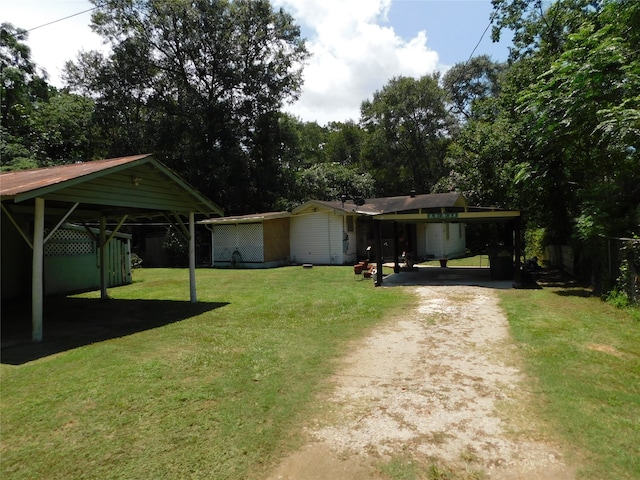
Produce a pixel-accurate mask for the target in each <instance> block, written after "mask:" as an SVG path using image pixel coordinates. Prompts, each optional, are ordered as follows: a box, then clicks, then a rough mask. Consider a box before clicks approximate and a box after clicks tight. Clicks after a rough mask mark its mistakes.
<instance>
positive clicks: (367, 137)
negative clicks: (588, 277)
mask: <svg viewBox="0 0 640 480" xmlns="http://www.w3.org/2000/svg"><path fill="white" fill-rule="evenodd" d="M492 2H493V7H494V10H493V15H492V20H493V31H492V35H493V37H494V39H496V40H497V39H499V38H500V36H501V35H504V34H509V35H513V47H512V48H511V52H510V57H509V60H508V61H507V62H504V63H499V62H494V61H492V60H491V59H490V58H489V57H486V56H479V57H475V58H472V59H470V60H469V61H467V62H463V63H460V64H458V65H455V66H454V67H453V68H451V69H450V70H448V71H447V72H446V73H445V74H444V75H441V74H439V73H435V74H430V75H425V76H423V77H421V78H408V77H395V78H391V79H389V81H388V83H387V84H386V85H385V86H383V87H382V88H381V89H380V90H379V91H377V92H375V93H374V95H373V97H372V98H370V99H363V101H362V103H361V109H360V118H359V119H357V120H352V121H346V122H332V123H329V124H328V125H318V124H317V123H315V122H304V121H302V120H301V119H299V118H296V117H294V116H291V115H289V114H286V113H283V107H284V106H285V105H286V104H287V103H289V102H294V101H295V100H296V99H297V98H298V96H299V94H300V88H301V85H302V74H303V70H304V65H305V61H306V60H307V59H308V56H309V52H308V51H307V48H306V45H305V41H304V39H303V38H302V37H301V33H300V28H299V26H297V25H296V24H295V22H294V20H293V18H292V17H291V15H289V14H288V13H287V12H286V11H284V10H283V9H277V10H276V9H274V8H273V7H272V6H271V5H270V3H269V2H268V1H267V0H188V1H187V0H171V1H167V0H110V1H108V2H103V1H98V0H94V5H95V6H96V9H95V11H94V14H93V16H92V28H93V29H94V30H95V31H96V32H97V33H99V34H100V35H101V36H102V37H103V38H104V40H105V41H106V42H107V43H108V44H109V45H110V47H111V51H110V52H109V53H108V54H102V53H99V52H81V53H79V54H78V56H77V58H76V59H75V60H73V61H69V62H68V63H67V64H66V66H65V69H64V72H65V73H64V83H65V87H64V88H60V89H59V88H54V87H53V86H51V85H49V84H48V83H47V77H46V74H45V73H44V72H41V71H38V69H37V67H36V66H35V65H34V63H33V62H32V60H31V58H30V52H29V48H28V37H27V33H26V32H25V31H24V30H21V29H20V28H17V27H14V26H12V25H8V24H4V25H2V29H1V38H0V61H1V62H2V65H1V66H2V85H1V89H2V91H1V93H2V112H1V113H2V125H1V128H2V132H1V133H2V135H1V139H0V148H1V155H2V169H3V170H11V169H20V168H31V167H39V166H48V165H57V164H62V163H69V162H75V161H78V160H83V161H85V160H89V159H96V158H108V157H115V156H122V155H130V154H135V153H143V152H153V153H154V154H155V155H156V156H157V158H158V159H159V160H161V161H162V162H163V163H165V164H167V165H168V166H169V167H171V168H173V169H174V170H175V171H176V172H178V173H179V174H180V175H182V176H183V177H184V178H185V179H186V180H187V181H189V182H190V183H191V184H192V185H194V186H195V187H196V188H198V189H199V190H200V191H202V192H203V193H204V194H205V195H207V196H208V197H209V198H211V199H212V200H214V201H215V202H217V203H218V204H219V205H221V206H222V207H224V208H225V211H226V213H227V214H245V213H253V212H258V211H269V210H281V209H288V208H291V207H293V206H295V205H297V204H299V203H301V202H303V201H305V200H308V199H310V198H316V199H325V200H330V199H337V198H339V197H340V196H341V195H346V196H348V197H372V196H390V195H402V194H407V193H409V192H410V191H411V190H415V191H416V192H418V193H427V192H442V191H451V190H456V191H461V192H462V193H464V194H465V195H466V197H467V198H468V199H469V200H470V202H471V203H472V204H479V205H494V206H498V207H508V208H520V209H522V210H524V211H525V212H526V218H527V222H528V227H529V230H530V231H533V230H535V229H542V231H543V232H544V233H543V235H544V242H545V243H557V244H567V243H572V242H574V243H579V244H580V245H581V246H582V247H583V248H584V256H585V257H587V256H588V255H596V254H597V248H599V247H597V245H598V242H599V240H598V239H602V238H605V237H607V236H611V237H631V236H633V235H638V234H639V233H640V227H639V223H640V208H639V205H640V162H639V154H638V147H639V143H640V142H639V139H640V54H639V52H640V28H638V26H639V25H640V2H637V1H636V0H556V1H553V2H548V1H543V0H492ZM589 249H593V251H590V250H589ZM594 268H595V267H594Z"/></svg>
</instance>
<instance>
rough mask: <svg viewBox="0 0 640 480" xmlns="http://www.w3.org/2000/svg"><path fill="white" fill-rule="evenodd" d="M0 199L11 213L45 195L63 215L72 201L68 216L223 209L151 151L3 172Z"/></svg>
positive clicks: (217, 211) (29, 206)
mask: <svg viewBox="0 0 640 480" xmlns="http://www.w3.org/2000/svg"><path fill="white" fill-rule="evenodd" d="M0 198H1V200H2V204H3V207H6V208H11V210H12V211H14V212H15V213H22V212H24V213H28V212H29V211H32V210H33V205H34V202H35V199H36V198H42V199H44V200H45V203H46V212H47V214H50V215H56V214H65V212H68V211H69V206H70V205H75V206H74V207H73V212H72V213H71V214H69V216H68V221H72V220H76V221H90V220H95V219H98V218H102V217H108V218H121V217H122V216H124V215H127V216H128V218H129V219H136V218H139V219H144V218H154V217H158V216H163V215H166V214H167V212H169V213H173V214H188V213H190V212H193V213H196V214H201V215H205V216H211V215H222V214H223V211H222V209H221V208H220V207H218V206H217V205H216V204H214V203H213V202H211V201H210V200H209V199H207V198H206V197H205V196H203V195H202V194H200V193H199V192H198V191H197V190H196V189H195V188H193V187H191V186H190V185H189V184H188V183H187V182H185V181H184V180H183V179H182V178H180V176H179V175H177V174H176V173H174V172H173V171H172V170H170V169H169V168H167V167H166V166H165V165H163V164H162V163H160V162H159V161H157V160H156V159H155V158H154V157H153V156H152V155H150V154H145V155H136V156H130V157H121V158H113V159H107V160H96V161H90V162H83V163H75V164H70V165H62V166H57V167H50V168H40V169H34V170H22V171H15V172H6V173H2V174H0Z"/></svg>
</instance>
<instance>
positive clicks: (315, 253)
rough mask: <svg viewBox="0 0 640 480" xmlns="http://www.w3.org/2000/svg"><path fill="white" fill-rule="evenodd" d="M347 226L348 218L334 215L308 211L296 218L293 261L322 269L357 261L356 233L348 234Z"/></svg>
mask: <svg viewBox="0 0 640 480" xmlns="http://www.w3.org/2000/svg"><path fill="white" fill-rule="evenodd" d="M344 222H345V218H344V216H343V215H340V214H336V213H334V212H333V211H319V212H309V211H306V212H302V213H300V214H299V215H294V216H292V217H291V232H290V242H291V252H290V256H291V261H292V262H296V263H314V264H319V265H342V264H344V263H345V262H351V261H353V260H354V259H355V257H356V253H355V251H356V237H355V232H354V233H351V234H347V233H346V231H345V228H344V225H343V223H344ZM345 234H347V240H346V242H345ZM345 246H346V247H348V250H347V252H345V251H344V249H345Z"/></svg>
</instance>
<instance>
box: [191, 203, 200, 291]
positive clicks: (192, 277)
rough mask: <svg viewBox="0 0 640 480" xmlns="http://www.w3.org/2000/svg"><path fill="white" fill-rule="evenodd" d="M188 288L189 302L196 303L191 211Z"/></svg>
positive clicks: (193, 228) (194, 226)
mask: <svg viewBox="0 0 640 480" xmlns="http://www.w3.org/2000/svg"><path fill="white" fill-rule="evenodd" d="M189 290H190V292H189V293H190V297H191V303H196V302H197V301H198V297H197V295H196V225H195V215H194V213H193V212H189Z"/></svg>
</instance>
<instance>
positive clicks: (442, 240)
mask: <svg viewBox="0 0 640 480" xmlns="http://www.w3.org/2000/svg"><path fill="white" fill-rule="evenodd" d="M447 225H448V226H447ZM447 229H448V230H449V235H448V238H447ZM425 239H426V254H427V255H433V256H434V257H435V258H445V257H447V258H453V257H458V256H462V255H464V253H465V250H466V230H465V225H464V224H463V223H449V224H446V223H428V224H426V232H425Z"/></svg>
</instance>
